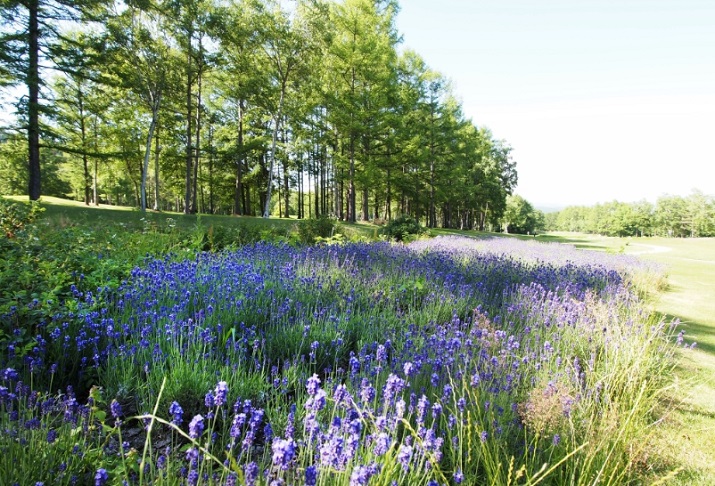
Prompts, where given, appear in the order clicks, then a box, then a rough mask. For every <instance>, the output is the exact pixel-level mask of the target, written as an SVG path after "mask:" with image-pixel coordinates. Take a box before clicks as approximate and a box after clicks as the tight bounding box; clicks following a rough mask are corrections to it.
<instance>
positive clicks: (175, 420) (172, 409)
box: [169, 402, 184, 425]
mask: <svg viewBox="0 0 715 486" xmlns="http://www.w3.org/2000/svg"><path fill="white" fill-rule="evenodd" d="M169 413H170V414H171V423H172V424H174V425H181V422H183V420H184V418H183V417H184V410H183V409H182V408H181V405H179V403H178V402H172V403H171V405H170V406H169Z"/></svg>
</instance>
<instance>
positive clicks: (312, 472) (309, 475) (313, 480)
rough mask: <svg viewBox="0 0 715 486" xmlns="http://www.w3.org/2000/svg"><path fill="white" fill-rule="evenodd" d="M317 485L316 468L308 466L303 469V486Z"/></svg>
mask: <svg viewBox="0 0 715 486" xmlns="http://www.w3.org/2000/svg"><path fill="white" fill-rule="evenodd" d="M317 483H318V468H316V467H315V466H308V467H306V468H305V486H315V485H316V484H317Z"/></svg>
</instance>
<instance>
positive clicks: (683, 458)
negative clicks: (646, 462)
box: [544, 233, 715, 485]
mask: <svg viewBox="0 0 715 486" xmlns="http://www.w3.org/2000/svg"><path fill="white" fill-rule="evenodd" d="M544 239H548V240H552V241H561V242H568V243H571V244H574V245H576V246H577V247H579V248H583V249H591V250H601V251H616V252H620V251H623V252H624V253H627V254H635V255H638V256H639V257H640V258H643V259H648V260H653V261H656V262H659V263H662V264H663V265H665V266H666V271H667V274H668V284H669V286H668V289H667V290H666V291H665V292H664V293H662V294H661V295H660V296H659V297H658V299H657V300H656V301H655V302H654V306H655V309H656V310H657V311H659V312H661V313H663V314H664V315H666V316H667V317H668V318H678V319H680V321H681V327H680V329H681V330H684V331H685V342H686V343H688V344H692V343H693V342H695V343H696V344H695V348H694V349H692V350H690V349H687V350H683V352H682V353H681V354H682V360H681V363H680V366H679V367H678V369H677V382H676V384H675V385H674V387H673V389H672V390H671V392H670V393H669V395H668V397H667V400H668V401H670V405H671V406H673V407H674V409H673V413H671V414H670V415H669V416H668V417H667V419H666V420H665V421H664V422H663V423H661V424H658V427H657V429H656V430H657V432H656V435H655V440H654V446H655V447H656V450H655V452H656V455H657V456H658V457H659V458H658V459H653V462H654V464H653V466H654V467H656V469H659V468H660V467H664V468H667V467H681V468H682V469H681V470H680V472H679V473H678V474H677V475H676V476H675V477H674V478H669V479H668V480H667V484H676V485H677V484H682V485H686V484H687V485H691V484H696V485H713V484H715V238H688V239H683V238H604V237H598V236H593V235H581V234H570V233H559V234H555V235H547V236H545V237H544ZM663 460H664V461H666V464H660V465H659V464H658V463H659V462H660V461H663ZM656 475H657V474H656Z"/></svg>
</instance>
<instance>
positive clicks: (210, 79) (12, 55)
mask: <svg viewBox="0 0 715 486" xmlns="http://www.w3.org/2000/svg"><path fill="white" fill-rule="evenodd" d="M0 6H1V12H2V27H0V43H1V47H2V49H0V52H1V54H0V83H1V84H2V85H3V87H4V92H5V98H6V99H9V100H10V102H11V104H12V107H13V110H14V113H15V116H14V117H13V118H12V119H11V120H10V121H6V122H5V125H4V126H3V129H2V132H0V184H1V185H2V187H3V188H4V189H3V190H4V191H6V192H13V193H24V192H25V191H27V193H28V194H29V197H30V199H32V200H35V199H38V198H39V197H40V196H41V195H42V194H46V195H70V196H71V197H74V198H76V199H81V200H84V201H85V202H86V203H87V204H99V203H100V202H102V203H108V204H124V205H134V206H137V207H140V208H141V209H142V210H144V209H147V208H153V209H155V210H173V211H182V212H185V213H196V212H205V213H231V214H237V215H263V216H266V217H267V216H268V215H269V214H274V215H280V216H284V217H288V216H294V217H296V216H297V217H298V218H306V217H317V216H321V215H333V216H335V217H337V218H339V219H342V220H346V221H353V222H354V221H356V220H375V219H377V220H381V219H384V220H390V219H392V218H394V217H395V216H396V215H401V214H405V215H410V216H413V217H415V218H417V219H418V220H420V221H423V222H424V223H425V224H426V225H427V226H429V227H436V226H444V227H460V228H477V229H484V228H485V227H488V226H489V225H493V224H498V221H499V220H500V218H501V216H502V215H503V214H504V211H505V210H506V200H507V196H509V195H510V194H511V193H512V191H513V189H514V187H515V185H516V182H517V173H516V165H515V162H514V161H513V160H512V158H511V155H510V154H511V148H510V147H509V146H508V144H506V143H505V142H504V141H501V140H497V139H495V138H494V137H493V136H492V134H491V133H490V131H489V130H488V129H487V128H484V127H479V126H477V125H475V124H474V123H473V122H472V121H471V120H470V119H468V118H466V117H465V115H464V114H463V112H462V107H461V104H460V102H459V101H458V99H457V98H456V96H455V94H454V93H453V91H452V89H451V86H450V83H449V81H448V79H447V78H445V77H444V76H443V75H442V74H440V73H438V72H436V71H434V70H432V69H430V67H429V66H428V65H427V64H426V63H425V61H424V60H423V59H422V58H421V57H420V55H419V54H418V53H416V52H414V51H411V50H408V49H401V46H400V43H401V39H400V35H399V32H398V31H397V29H396V26H395V22H396V17H397V15H398V12H399V4H398V3H397V1H396V0H343V1H330V0H298V1H295V2H281V1H278V0H232V1H219V0H142V1H128V0H125V1H120V0H115V1H113V2H99V1H98V0H4V1H3V2H2V3H1V4H0Z"/></svg>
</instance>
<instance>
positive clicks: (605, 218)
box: [546, 190, 715, 237]
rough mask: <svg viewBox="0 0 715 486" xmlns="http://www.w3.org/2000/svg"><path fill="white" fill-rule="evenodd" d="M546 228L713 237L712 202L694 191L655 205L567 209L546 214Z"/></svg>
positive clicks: (714, 216)
mask: <svg viewBox="0 0 715 486" xmlns="http://www.w3.org/2000/svg"><path fill="white" fill-rule="evenodd" d="M546 228H547V229H549V230H554V231H578V232H584V233H593V234H600V235H605V236H672V237H705V236H715V199H714V198H713V196H709V195H706V194H703V193H702V192H701V191H697V190H696V191H693V193H692V194H690V195H689V196H687V197H683V196H670V195H665V196H662V197H660V198H658V200H657V201H656V203H655V204H651V203H649V202H647V201H640V202H635V203H622V202H618V201H613V202H609V203H605V204H597V205H595V206H591V207H586V206H570V207H567V208H565V209H563V210H562V211H559V212H556V213H549V214H547V215H546Z"/></svg>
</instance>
